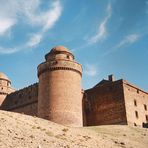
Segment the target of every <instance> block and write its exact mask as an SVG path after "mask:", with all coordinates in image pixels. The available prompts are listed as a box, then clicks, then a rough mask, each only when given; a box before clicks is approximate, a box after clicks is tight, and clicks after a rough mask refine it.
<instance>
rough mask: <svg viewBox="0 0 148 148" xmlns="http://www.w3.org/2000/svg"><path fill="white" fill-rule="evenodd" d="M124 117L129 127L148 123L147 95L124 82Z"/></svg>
mask: <svg viewBox="0 0 148 148" xmlns="http://www.w3.org/2000/svg"><path fill="white" fill-rule="evenodd" d="M123 86H124V98H125V107H126V116H127V121H128V124H129V125H135V126H137V125H138V126H142V125H143V123H148V93H147V92H144V91H142V90H140V89H139V88H137V87H135V86H133V85H131V84H129V83H127V82H126V81H124V83H123Z"/></svg>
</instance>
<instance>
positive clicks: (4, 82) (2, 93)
mask: <svg viewBox="0 0 148 148" xmlns="http://www.w3.org/2000/svg"><path fill="white" fill-rule="evenodd" d="M13 91H14V89H13V88H12V87H11V81H10V80H9V79H8V77H7V76H6V75H5V74H4V73H2V72H0V106H1V104H2V103H3V101H4V100H5V98H6V96H7V95H8V94H10V93H11V92H13Z"/></svg>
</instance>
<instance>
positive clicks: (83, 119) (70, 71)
mask: <svg viewBox="0 0 148 148" xmlns="http://www.w3.org/2000/svg"><path fill="white" fill-rule="evenodd" d="M37 71H38V72H37V74H38V78H39V82H38V83H36V84H33V85H30V86H28V87H26V88H23V89H21V90H15V89H13V88H12V87H11V81H10V80H9V79H8V77H7V76H6V75H5V74H3V73H0V109H2V110H7V111H13V112H18V113H24V114H27V115H31V116H38V117H40V118H44V119H47V120H50V121H53V122H56V123H60V124H63V125H68V126H75V127H80V126H94V125H109V124H125V125H127V124H128V125H134V126H141V127H146V126H147V124H148V92H145V91H143V90H141V89H139V88H138V87H136V86H134V85H132V84H130V83H128V82H127V81H125V80H123V79H121V80H114V77H113V75H109V77H108V80H104V79H103V80H102V81H101V82H99V83H98V84H97V85H95V86H94V87H92V88H90V89H88V90H85V91H84V90H83V89H82V87H81V78H82V66H81V65H80V64H79V63H77V62H76V61H75V60H74V55H73V54H72V53H71V52H70V51H69V50H68V49H67V48H65V47H63V46H56V47H54V48H53V49H51V51H50V52H49V53H48V54H46V55H45V62H43V63H41V64H40V65H39V66H38V68H37Z"/></svg>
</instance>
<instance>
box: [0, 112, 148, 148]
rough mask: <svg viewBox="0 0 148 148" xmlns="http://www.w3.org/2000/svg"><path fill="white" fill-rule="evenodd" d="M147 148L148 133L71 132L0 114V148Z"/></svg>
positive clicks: (103, 128)
mask: <svg viewBox="0 0 148 148" xmlns="http://www.w3.org/2000/svg"><path fill="white" fill-rule="evenodd" d="M52 147H53V148H60V147H64V148H79V147H89V148H111V147H112V148H116V147H122V148H124V147H126V148H148V129H140V128H132V127H128V126H98V127H87V128H70V127H66V126H62V125H59V124H55V123H53V122H50V121H47V120H43V119H39V118H35V117H31V116H26V115H22V114H18V113H12V112H6V111H0V148H52Z"/></svg>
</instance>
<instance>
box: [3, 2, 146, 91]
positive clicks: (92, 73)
mask: <svg viewBox="0 0 148 148" xmlns="http://www.w3.org/2000/svg"><path fill="white" fill-rule="evenodd" d="M57 45H63V46H66V47H67V48H68V49H70V50H71V51H72V52H73V54H74V55H75V57H76V60H77V61H78V62H79V63H81V64H82V66H83V81H82V85H83V88H84V89H86V88H90V87H93V86H94V85H95V84H96V83H98V82H99V81H101V80H102V79H103V78H107V76H108V75H109V74H114V75H115V78H116V79H120V78H123V79H126V80H128V81H129V82H130V83H132V84H135V85H137V86H139V87H140V88H142V89H144V90H146V91H148V0H130V1H129V0H120V1H119V0H0V71H1V72H4V73H6V74H7V75H8V77H9V78H10V79H11V80H12V85H13V86H14V87H15V88H17V89H19V88H23V87H25V86H28V85H30V84H32V83H35V82H37V81H38V78H37V66H38V65H39V64H40V63H41V62H43V61H44V55H45V54H46V53H48V52H49V51H50V49H51V48H52V47H54V46H57Z"/></svg>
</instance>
